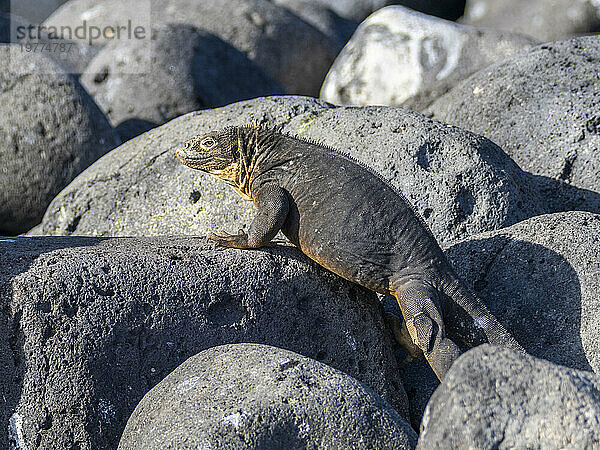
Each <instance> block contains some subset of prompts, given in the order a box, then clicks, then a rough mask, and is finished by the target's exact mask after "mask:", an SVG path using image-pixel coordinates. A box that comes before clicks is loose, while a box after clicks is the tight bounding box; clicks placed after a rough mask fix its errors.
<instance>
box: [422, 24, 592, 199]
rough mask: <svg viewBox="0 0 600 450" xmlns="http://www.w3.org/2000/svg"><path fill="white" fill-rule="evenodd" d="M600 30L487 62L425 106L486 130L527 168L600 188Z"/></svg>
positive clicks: (446, 118) (469, 127)
mask: <svg viewBox="0 0 600 450" xmlns="http://www.w3.org/2000/svg"><path fill="white" fill-rule="evenodd" d="M598 64H600V38H598V36H589V37H579V38H574V39H571V40H568V41H560V42H552V43H548V44H544V45H541V46H538V47H535V48H533V49H531V50H529V51H526V52H523V53H520V54H518V55H515V56H513V57H511V58H508V59H506V60H505V61H503V62H500V63H498V64H496V65H493V66H490V67H488V68H486V69H483V70H481V71H480V72H478V73H476V74H475V75H473V76H472V77H470V78H469V79H467V80H465V81H464V82H462V83H461V84H459V85H458V86H456V87H455V88H454V89H452V90H451V91H450V92H448V93H447V94H446V95H444V96H443V97H441V98H439V99H438V100H437V101H436V102H434V103H433V104H432V105H431V107H430V108H429V109H428V110H427V113H428V114H430V115H432V116H433V117H434V118H436V119H438V120H441V121H443V122H447V123H451V124H453V125H457V126H459V127H461V128H464V129H467V130H471V131H473V132H475V133H480V134H482V135H484V136H486V137H488V138H489V139H491V140H492V141H494V142H495V143H497V144H498V145H500V147H502V148H503V149H504V151H506V152H507V153H508V154H509V155H510V156H511V157H512V158H513V159H514V160H515V161H516V162H517V163H518V164H519V165H520V166H521V167H522V168H523V169H524V170H527V171H529V172H532V173H536V174H540V175H546V176H549V177H552V178H555V179H560V180H565V181H567V182H569V183H571V184H572V185H575V186H578V187H583V188H586V189H592V190H595V191H598V192H600V154H599V152H598V148H600V113H599V111H598V104H599V103H600V75H599V74H598V70H597V69H598Z"/></svg>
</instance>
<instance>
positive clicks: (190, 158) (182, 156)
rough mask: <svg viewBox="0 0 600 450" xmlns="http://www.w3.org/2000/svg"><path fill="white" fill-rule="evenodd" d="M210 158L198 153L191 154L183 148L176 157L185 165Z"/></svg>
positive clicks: (176, 152) (176, 153)
mask: <svg viewBox="0 0 600 450" xmlns="http://www.w3.org/2000/svg"><path fill="white" fill-rule="evenodd" d="M208 156H209V155H203V154H202V153H198V152H193V153H190V152H188V151H187V150H186V149H185V148H183V147H182V148H178V149H177V150H176V151H175V157H176V158H177V159H178V160H179V161H181V162H182V163H184V164H185V163H187V162H194V161H203V160H206V159H208Z"/></svg>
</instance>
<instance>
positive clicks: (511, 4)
mask: <svg viewBox="0 0 600 450" xmlns="http://www.w3.org/2000/svg"><path fill="white" fill-rule="evenodd" d="M599 9H600V5H599V4H598V2H597V1H596V0H527V1H523V0H467V2H466V7H465V15H464V17H463V21H464V22H465V23H467V24H470V25H475V26H478V27H488V28H496V29H499V30H507V31H514V32H517V33H525V34H528V35H530V36H533V37H535V38H537V39H539V40H540V41H543V42H546V41H555V40H558V39H565V38H568V37H571V36H573V35H576V34H582V33H590V32H594V31H599V30H600V16H599V14H598V12H599Z"/></svg>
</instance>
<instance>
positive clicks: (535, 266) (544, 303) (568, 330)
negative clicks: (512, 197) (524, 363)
mask: <svg viewBox="0 0 600 450" xmlns="http://www.w3.org/2000/svg"><path fill="white" fill-rule="evenodd" d="M447 254H448V256H449V257H450V259H451V260H452V261H453V262H454V267H455V268H456V269H457V272H458V273H459V275H460V276H461V277H462V278H463V279H464V280H466V281H467V283H468V284H470V285H471V286H472V287H473V288H474V290H475V291H476V292H477V294H478V295H479V296H480V297H481V298H482V299H483V300H484V301H485V302H486V303H487V304H488V306H489V307H490V310H491V311H492V313H493V314H494V315H495V316H496V317H498V318H499V319H500V320H501V322H502V323H503V325H504V326H506V328H507V329H508V330H509V331H511V332H512V333H513V335H514V336H515V338H516V339H517V340H518V341H519V343H520V344H521V345H523V347H524V348H525V349H526V350H527V352H529V353H530V354H532V355H533V356H536V357H538V358H544V359H547V360H549V361H552V362H553V363H556V364H561V365H564V366H568V367H571V368H573V369H579V370H593V371H594V372H596V373H598V374H600V328H599V327H598V317H600V260H599V259H598V255H599V254H600V215H598V214H592V213H587V212H578V211H573V212H566V213H559V214H549V215H544V216H539V217H533V218H531V219H528V220H526V221H524V222H521V223H518V224H516V225H513V226H511V227H509V228H505V229H503V230H498V231H496V232H493V233H485V234H481V235H478V236H473V237H471V238H469V239H467V240H465V241H462V242H460V243H457V244H455V245H453V246H452V247H451V248H449V249H448V252H447Z"/></svg>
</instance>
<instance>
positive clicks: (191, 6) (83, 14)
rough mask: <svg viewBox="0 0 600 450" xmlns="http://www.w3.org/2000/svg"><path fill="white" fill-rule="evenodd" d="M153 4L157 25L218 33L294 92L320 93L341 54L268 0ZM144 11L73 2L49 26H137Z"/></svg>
mask: <svg viewBox="0 0 600 450" xmlns="http://www.w3.org/2000/svg"><path fill="white" fill-rule="evenodd" d="M151 3H152V7H153V10H152V22H153V23H158V22H171V23H185V24H189V25H193V26H196V27H198V28H199V29H202V30H204V31H206V32H209V33H213V34H215V35H216V36H218V37H220V38H221V39H223V40H224V41H225V42H227V43H229V44H230V45H232V46H233V47H235V48H236V49H238V50H239V51H241V52H243V53H245V54H246V55H247V56H248V58H250V59H251V60H253V61H254V62H255V63H257V64H258V65H259V66H260V67H261V68H262V69H263V70H264V71H265V72H266V73H268V74H269V75H271V76H272V77H273V78H275V79H276V80H277V81H279V83H280V84H281V85H283V86H284V87H285V88H286V90H288V91H289V92H291V93H296V94H303V95H314V96H316V95H318V92H319V88H320V87H321V84H322V82H323V78H324V77H325V74H326V73H327V70H328V69H329V66H330V65H331V62H332V61H333V58H334V57H335V54H336V48H335V44H334V43H332V42H330V41H329V39H327V37H326V36H325V35H323V34H322V33H321V32H320V31H318V30H317V29H316V28H314V27H313V26H311V25H309V24H308V23H307V22H305V21H303V20H301V19H300V18H299V17H298V16H296V15H295V14H293V13H292V12H290V11H289V10H287V9H285V8H281V7H279V6H277V5H275V4H273V3H271V2H270V1H268V0H228V1H226V2H225V1H214V0H166V1H161V2H151ZM142 5H147V3H142ZM140 8H141V6H140V3H139V0H71V1H69V2H68V3H67V4H65V5H63V6H62V7H61V8H59V9H58V10H57V11H56V12H55V13H54V14H53V15H52V16H50V17H49V18H48V19H47V20H46V21H45V22H44V25H46V26H61V25H62V26H65V25H71V26H74V25H75V24H77V25H79V24H81V23H82V21H83V20H84V19H86V20H87V23H88V26H99V27H101V28H103V27H105V26H107V25H115V24H124V25H126V24H127V19H132V20H133V21H134V23H137V22H136V20H137V19H136V18H137V16H138V14H139V11H140ZM143 25H147V24H143ZM96 43H97V44H98V45H102V44H105V43H106V41H102V40H98V41H97V42H96Z"/></svg>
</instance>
